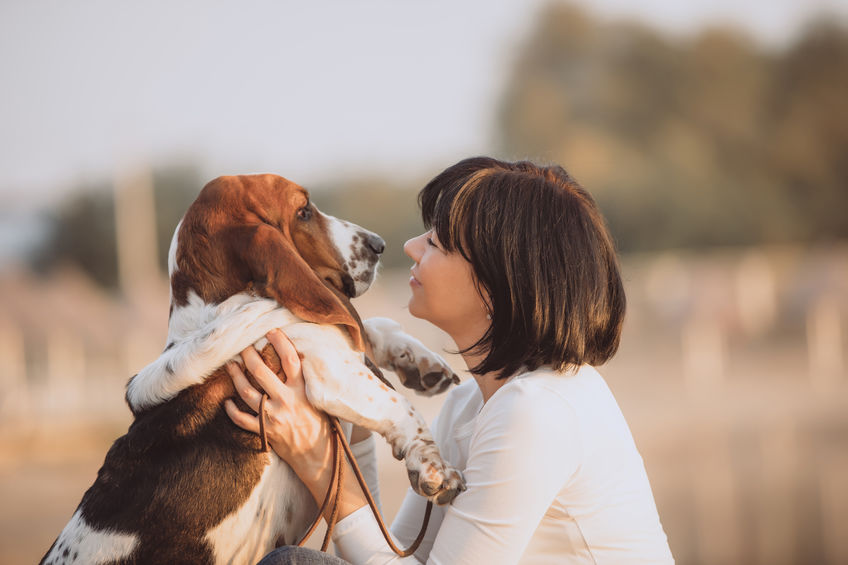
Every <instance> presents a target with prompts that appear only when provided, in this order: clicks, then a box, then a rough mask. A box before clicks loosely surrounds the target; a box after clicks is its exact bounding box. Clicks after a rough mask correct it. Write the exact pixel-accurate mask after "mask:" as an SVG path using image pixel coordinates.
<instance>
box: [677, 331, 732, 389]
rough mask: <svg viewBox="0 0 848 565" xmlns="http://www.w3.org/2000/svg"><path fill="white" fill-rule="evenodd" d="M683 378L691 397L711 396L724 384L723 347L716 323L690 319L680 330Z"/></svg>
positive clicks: (722, 340)
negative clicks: (708, 394)
mask: <svg viewBox="0 0 848 565" xmlns="http://www.w3.org/2000/svg"><path fill="white" fill-rule="evenodd" d="M680 337H681V348H682V351H681V354H682V362H683V375H684V378H685V379H686V388H687V392H688V393H689V394H691V395H692V396H700V395H701V394H704V393H713V392H716V391H717V390H719V389H720V388H721V386H722V384H723V383H724V373H725V370H726V367H725V365H726V363H725V357H726V345H725V338H724V335H723V333H722V329H721V325H720V324H719V322H718V320H714V319H712V318H710V317H709V316H707V315H705V316H693V317H691V318H689V319H688V320H686V322H685V323H684V325H683V327H682V329H681V336H680Z"/></svg>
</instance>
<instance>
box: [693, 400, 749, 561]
mask: <svg viewBox="0 0 848 565" xmlns="http://www.w3.org/2000/svg"><path fill="white" fill-rule="evenodd" d="M710 410H711V407H710V406H708V405H702V406H701V407H700V408H699V409H697V410H696V411H695V412H696V413H697V414H698V416H697V424H696V426H695V430H694V431H695V432H696V433H695V435H694V437H693V438H692V445H697V446H698V447H697V448H696V449H697V457H695V458H694V459H695V461H696V462H695V465H694V468H693V477H692V478H693V494H694V498H695V509H694V510H695V516H696V523H697V529H698V556H699V557H700V559H699V562H701V563H715V564H719V563H738V562H739V558H740V554H741V550H742V547H743V545H742V542H743V540H742V539H741V533H740V532H741V524H740V522H739V511H738V510H739V509H738V507H737V504H738V502H739V497H738V493H737V492H736V489H737V485H736V484H735V482H736V480H735V479H736V477H735V475H734V471H733V465H732V463H733V462H732V459H731V453H730V445H729V438H728V430H727V429H726V428H725V427H724V425H723V424H722V423H720V422H717V421H715V415H714V414H712V413H711V412H710Z"/></svg>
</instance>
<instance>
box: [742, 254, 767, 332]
mask: <svg viewBox="0 0 848 565" xmlns="http://www.w3.org/2000/svg"><path fill="white" fill-rule="evenodd" d="M774 279H775V277H774V272H773V270H772V268H771V265H769V262H768V260H767V259H766V257H765V255H764V254H763V253H762V252H761V251H750V252H748V253H747V254H746V255H745V256H744V257H743V258H742V260H741V262H740V263H739V265H738V267H737V268H736V311H737V313H738V316H739V323H740V325H741V326H742V328H743V329H744V331H745V333H747V334H748V335H758V334H761V333H762V332H764V331H766V330H767V329H768V328H769V327H770V326H771V325H772V324H773V323H774V319H775V317H776V315H777V296H776V289H775V286H776V285H775V280H774Z"/></svg>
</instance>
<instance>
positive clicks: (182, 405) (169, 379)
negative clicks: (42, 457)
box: [42, 175, 464, 565]
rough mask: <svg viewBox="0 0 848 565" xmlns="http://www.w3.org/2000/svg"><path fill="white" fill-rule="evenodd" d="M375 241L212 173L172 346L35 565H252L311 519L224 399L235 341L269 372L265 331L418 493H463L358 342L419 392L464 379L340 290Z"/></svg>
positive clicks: (264, 182) (275, 363)
mask: <svg viewBox="0 0 848 565" xmlns="http://www.w3.org/2000/svg"><path fill="white" fill-rule="evenodd" d="M383 248H384V243H383V240H382V239H380V237H378V236H377V235H376V234H374V233H371V232H368V231H366V230H364V229H362V228H361V227H359V226H357V225H354V224H351V223H349V222H345V221H342V220H339V219H337V218H334V217H332V216H328V215H325V214H323V213H321V212H320V211H319V210H318V209H317V208H316V207H315V206H314V205H313V204H312V203H311V202H310V200H309V194H308V192H307V191H306V190H305V189H304V188H302V187H300V186H298V185H297V184H295V183H293V182H290V181H288V180H286V179H284V178H282V177H279V176H276V175H249V176H234V177H220V178H217V179H215V180H213V181H212V182H210V183H209V184H207V185H206V186H205V187H204V189H203V190H202V191H201V192H200V194H199V196H198V197H197V199H196V200H195V202H194V203H193V204H192V205H191V207H190V208H189V209H188V211H187V212H186V214H185V216H184V218H183V219H182V221H181V223H180V224H179V225H178V226H177V229H176V231H175V232H174V237H173V239H172V241H171V248H170V252H169V257H168V270H169V273H170V282H171V306H170V307H171V310H170V317H169V322H168V340H167V346H166V347H165V350H164V351H163V352H162V354H161V356H160V357H159V358H157V359H156V360H155V361H154V362H152V363H151V364H150V365H148V366H146V367H145V368H144V369H143V370H141V371H140V372H139V373H138V374H137V375H135V376H134V377H133V378H132V379H130V381H129V384H128V386H127V394H126V400H127V403H128V404H129V407H130V409H131V411H132V413H133V416H134V420H133V422H132V424H131V425H130V427H129V430H128V431H127V433H126V435H124V436H123V437H121V438H119V439H118V440H116V441H115V443H114V444H113V445H112V447H111V449H110V450H109V452H108V454H107V455H106V459H105V462H104V463H103V466H102V467H101V469H100V471H99V472H98V475H97V479H96V481H95V483H94V484H93V485H92V486H91V488H89V489H88V491H87V492H86V493H85V495H84V496H83V499H82V502H81V503H80V504H79V506H78V507H77V510H76V512H75V513H74V514H73V517H72V518H71V520H70V522H69V523H68V524H67V526H66V527H65V529H64V530H63V531H62V532H61V534H60V535H59V537H58V538H57V539H56V541H55V542H54V543H53V546H52V547H51V548H50V549H49V550H48V552H47V554H46V555H45V557H44V558H43V559H42V563H45V564H51V565H57V564H70V563H87V564H96V563H109V564H121V563H127V564H129V563H133V564H136V563H169V564H178V563H255V562H256V561H258V560H259V559H260V558H261V557H262V556H263V555H265V554H266V553H268V552H269V551H270V550H272V549H273V548H274V547H275V546H279V545H283V544H286V543H289V544H290V543H293V542H294V541H296V540H297V539H299V538H300V537H301V535H302V534H303V533H304V532H305V530H306V528H307V526H308V525H309V524H310V522H311V520H312V519H313V518H314V517H315V516H316V514H317V507H316V505H315V503H314V501H313V499H312V497H311V496H310V494H309V492H308V490H307V489H306V487H305V486H304V485H303V484H302V483H301V482H300V480H299V479H298V478H297V476H296V475H295V474H294V472H293V471H292V470H291V468H290V467H289V466H288V465H287V464H286V463H285V462H284V461H282V460H281V459H280V458H278V457H277V456H276V455H275V454H274V453H273V452H263V451H262V450H261V448H260V439H259V437H257V436H256V435H254V434H251V433H248V432H246V431H244V430H242V429H241V428H239V427H237V426H236V425H235V424H233V423H232V422H231V421H230V419H229V418H228V416H227V415H226V413H225V412H224V409H223V401H224V400H225V399H227V398H231V397H232V398H235V399H236V401H237V402H241V400H240V399H239V398H238V396H237V395H236V394H235V390H234V387H233V384H232V381H231V380H230V378H229V376H228V374H227V372H226V370H225V369H224V368H223V365H224V364H225V363H226V362H228V361H230V360H236V361H239V362H240V357H239V355H238V353H239V352H240V351H241V350H242V349H244V348H245V347H247V346H249V345H251V344H254V345H255V346H256V347H257V349H259V350H260V352H261V355H262V357H263V358H264V359H265V360H266V362H268V363H269V364H270V365H271V366H272V368H274V369H275V371H276V372H278V373H279V372H280V363H279V358H277V356H276V354H275V353H274V350H273V348H272V347H271V345H270V344H268V342H267V340H266V339H265V334H266V333H267V332H269V331H270V330H272V329H274V328H283V329H284V331H285V333H286V334H287V335H288V337H289V338H290V339H291V340H292V341H293V342H294V344H295V347H296V348H297V350H298V352H299V353H300V354H301V356H302V367H303V375H304V379H305V382H306V387H307V394H308V397H309V399H310V400H311V401H312V403H313V404H314V405H315V406H317V407H318V408H320V409H322V410H324V411H326V412H328V413H330V414H333V415H336V416H339V417H340V418H342V419H343V420H346V421H347V422H350V423H353V424H358V425H361V426H363V427H366V428H368V429H371V430H373V431H376V432H378V433H379V434H380V435H382V436H383V437H384V438H385V439H386V440H387V441H388V442H389V443H390V444H391V446H392V450H393V453H394V454H395V456H396V457H397V458H399V459H400V458H403V459H404V460H405V462H406V466H407V471H408V473H409V476H410V481H411V482H412V487H413V488H414V489H415V490H416V491H417V492H418V493H420V494H421V495H423V496H425V497H427V498H429V499H431V500H434V501H436V502H438V503H446V502H449V501H450V500H452V499H453V498H454V497H455V496H456V495H457V494H458V493H459V492H461V491H462V490H463V489H464V484H463V480H462V476H461V475H460V474H459V472H457V471H456V470H455V469H453V468H451V467H450V466H449V465H447V464H446V463H445V462H444V461H443V460H442V459H441V457H440V455H439V452H438V449H437V447H436V446H435V444H434V443H433V440H432V437H431V436H430V434H429V431H428V426H427V425H426V423H425V421H424V420H423V418H421V417H420V416H419V415H418V414H417V413H416V411H415V410H414V409H413V408H412V406H411V405H410V404H409V402H408V401H407V400H406V399H405V398H404V397H403V396H401V395H400V394H398V393H397V392H395V391H394V390H392V389H391V388H389V387H388V386H386V385H385V384H384V383H383V382H381V381H380V380H379V379H378V378H375V376H374V375H373V374H372V371H371V370H369V368H368V367H367V366H366V363H365V361H366V360H365V356H364V354H363V352H364V351H365V350H366V343H367V344H370V346H371V348H370V349H371V350H372V351H373V355H374V359H373V361H374V362H375V363H376V364H377V365H378V366H381V367H383V368H387V369H390V370H393V371H395V372H397V374H398V375H399V377H400V379H401V381H402V382H403V384H404V385H405V386H407V387H409V388H412V389H414V390H415V391H416V392H418V393H422V394H427V395H429V394H435V393H437V392H441V391H443V390H445V389H446V388H447V387H448V386H450V384H452V383H457V382H458V381H459V379H458V378H457V376H456V375H455V374H454V373H453V372H452V371H451V370H450V368H449V367H448V365H447V364H446V363H445V361H444V360H443V359H442V358H441V357H439V356H438V355H436V354H435V353H433V352H431V351H429V350H427V349H426V348H425V347H424V346H423V345H422V344H421V343H420V342H419V341H417V340H415V339H414V338H412V337H410V336H409V335H407V334H405V333H403V331H401V329H400V326H399V325H398V324H397V323H395V322H393V321H391V320H387V319H372V320H366V321H365V322H364V323H362V322H360V319H359V317H358V315H357V313H356V311H355V310H354V308H353V306H352V305H351V302H350V298H353V297H356V296H359V295H361V294H362V293H363V292H365V291H366V290H367V289H368V288H369V286H370V285H371V283H372V282H373V280H374V277H375V274H376V267H377V263H378V259H379V255H380V253H382V251H383ZM242 406H243V407H244V405H243V404H242Z"/></svg>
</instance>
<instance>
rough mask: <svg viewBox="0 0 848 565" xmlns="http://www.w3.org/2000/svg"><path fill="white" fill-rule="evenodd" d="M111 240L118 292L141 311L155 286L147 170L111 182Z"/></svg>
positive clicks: (156, 273)
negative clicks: (112, 212) (116, 262)
mask: <svg viewBox="0 0 848 565" xmlns="http://www.w3.org/2000/svg"><path fill="white" fill-rule="evenodd" d="M115 238H116V247H117V250H118V277H119V281H120V286H121V291H122V292H123V293H124V296H125V297H126V298H127V300H128V301H129V303H130V304H132V305H133V306H134V307H140V308H143V307H144V306H143V305H144V297H145V296H146V294H147V293H148V292H149V289H150V288H151V287H153V286H155V285H156V284H157V283H158V282H159V261H158V255H157V250H156V208H155V205H154V200H153V178H152V173H151V172H150V170H149V169H147V168H137V169H136V170H135V171H133V172H128V173H125V174H121V175H119V176H118V178H117V179H116V181H115Z"/></svg>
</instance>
